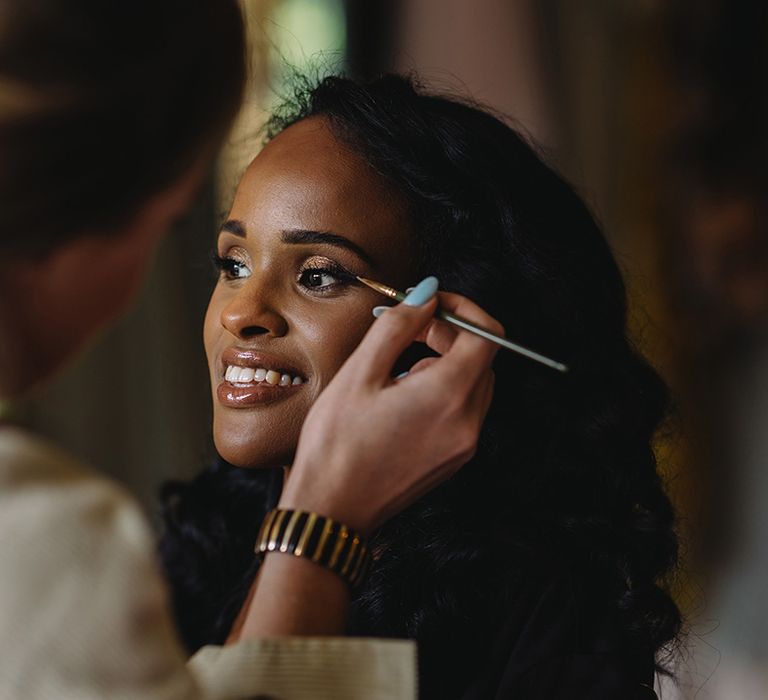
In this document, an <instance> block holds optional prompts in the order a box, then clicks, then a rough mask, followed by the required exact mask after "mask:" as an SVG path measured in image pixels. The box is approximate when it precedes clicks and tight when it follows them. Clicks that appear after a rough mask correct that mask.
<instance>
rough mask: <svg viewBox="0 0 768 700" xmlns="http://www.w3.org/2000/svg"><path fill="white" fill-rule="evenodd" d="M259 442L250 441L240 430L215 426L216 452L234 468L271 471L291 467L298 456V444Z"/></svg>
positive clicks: (214, 441)
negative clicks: (295, 456) (274, 468)
mask: <svg viewBox="0 0 768 700" xmlns="http://www.w3.org/2000/svg"><path fill="white" fill-rule="evenodd" d="M297 441H298V436H297V439H296V440H295V441H292V442H291V443H289V444H286V443H285V442H282V441H281V442H280V443H278V442H272V441H267V442H263V441H259V440H254V439H248V438H246V437H245V433H244V432H242V431H239V430H227V429H224V428H222V427H221V426H216V425H215V424H214V430H213V443H214V445H215V447H216V451H217V452H218V453H219V455H220V456H221V457H222V459H224V460H226V461H227V462H228V463H229V464H231V465H232V466H234V467H242V468H243V469H270V468H273V467H285V466H289V465H290V464H291V463H292V462H293V458H294V455H295V454H296V442H297Z"/></svg>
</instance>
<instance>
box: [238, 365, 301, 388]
mask: <svg viewBox="0 0 768 700" xmlns="http://www.w3.org/2000/svg"><path fill="white" fill-rule="evenodd" d="M224 381H225V382H227V383H229V384H231V385H232V386H235V387H253V386H258V385H261V384H267V385H269V386H274V387H287V386H299V385H300V384H303V383H304V382H305V381H306V380H305V379H304V377H302V376H300V375H298V374H294V375H291V374H288V373H287V372H282V371H280V370H275V369H267V368H266V367H241V366H238V365H227V366H226V370H225V372H224Z"/></svg>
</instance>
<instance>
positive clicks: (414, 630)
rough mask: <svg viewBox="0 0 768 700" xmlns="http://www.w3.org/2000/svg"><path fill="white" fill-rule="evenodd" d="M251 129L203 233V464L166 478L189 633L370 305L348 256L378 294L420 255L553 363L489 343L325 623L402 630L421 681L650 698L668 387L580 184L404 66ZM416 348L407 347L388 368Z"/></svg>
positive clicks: (660, 622)
mask: <svg viewBox="0 0 768 700" xmlns="http://www.w3.org/2000/svg"><path fill="white" fill-rule="evenodd" d="M268 135H269V141H268V144H267V145H266V147H265V149H264V150H263V151H262V152H261V153H260V154H259V155H258V156H257V157H256V158H255V160H254V161H253V163H252V164H251V165H250V167H249V168H248V171H247V172H246V174H245V176H244V178H243V180H242V182H241V184H240V186H239V188H238V192H237V194H236V196H235V200H234V204H233V207H232V211H231V213H230V215H229V219H228V221H227V222H226V223H225V224H224V227H223V230H222V232H221V234H220V236H219V240H218V251H217V256H216V261H217V264H218V266H219V269H220V271H221V274H220V278H219V281H218V283H217V286H216V289H215V291H214V293H213V297H212V300H211V305H210V308H209V312H208V315H207V318H206V328H205V338H206V350H207V353H208V357H209V362H210V365H211V379H212V383H213V387H214V440H215V443H216V447H217V451H218V453H219V455H220V456H221V460H220V461H218V462H217V463H216V464H215V465H214V466H212V467H211V468H209V469H207V470H206V471H204V472H203V473H202V474H201V475H199V476H198V477H197V478H196V479H195V480H193V481H192V482H190V483H186V484H182V483H172V484H169V485H167V486H166V487H165V490H164V502H165V511H166V525H167V530H166V533H165V535H164V537H163V540H162V543H161V553H162V556H163V560H164V563H165V567H166V569H167V573H168V575H169V577H170V579H171V581H172V585H173V595H174V600H175V609H176V614H177V619H178V622H179V625H180V627H181V630H182V633H183V637H184V639H185V641H186V644H187V646H188V648H189V649H190V650H195V649H197V648H199V647H200V646H201V645H204V644H206V643H212V642H222V641H224V640H226V639H227V638H229V639H236V638H237V637H238V635H239V633H240V628H241V620H240V619H239V618H238V611H239V610H240V609H241V607H242V606H243V604H244V602H245V600H246V598H247V596H248V592H249V589H250V588H251V586H252V583H253V581H254V578H255V576H256V574H257V572H258V569H259V563H260V562H259V560H258V558H255V557H254V555H253V542H254V540H255V538H256V536H257V531H258V528H259V524H260V523H259V521H260V517H258V516H259V514H261V517H262V518H263V516H264V514H265V513H266V512H267V511H268V510H269V509H270V508H272V507H273V506H274V505H275V503H276V502H277V499H278V497H279V495H280V493H281V490H282V486H283V479H284V474H290V472H289V470H287V469H285V470H283V469H280V468H279V467H285V466H286V465H290V464H291V461H292V458H293V453H294V451H295V448H296V442H297V437H298V434H299V430H300V428H301V425H302V421H303V418H304V416H305V415H306V413H307V411H308V409H309V406H310V405H311V404H312V402H313V401H314V399H315V398H316V397H317V395H318V394H319V392H320V391H321V390H322V389H323V387H324V386H325V385H326V384H327V382H328V381H329V380H330V378H331V377H332V376H333V374H334V373H335V371H336V370H337V369H338V367H339V366H340V365H341V363H342V362H343V361H344V359H345V358H346V356H347V355H349V353H350V352H351V351H352V349H353V348H354V347H355V345H356V344H357V342H358V341H359V339H360V337H361V336H362V334H363V333H364V332H365V330H366V328H367V326H368V325H369V324H370V322H371V316H370V309H371V306H373V305H374V304H377V303H380V302H379V301H378V300H377V297H376V295H375V293H374V292H372V291H371V290H369V289H367V288H365V287H363V286H361V285H359V284H358V283H356V282H355V281H354V280H353V279H352V278H351V277H350V276H349V274H348V273H350V272H351V273H353V274H355V275H362V276H365V277H370V278H373V279H378V280H381V281H383V282H385V283H388V284H391V285H392V286H394V287H398V288H404V287H406V286H408V285H409V284H412V282H411V280H416V279H419V278H420V277H423V276H424V275H427V274H430V275H435V276H436V277H437V278H438V279H439V280H440V284H441V288H442V289H445V290H447V291H449V292H455V293H459V294H462V295H465V296H466V297H469V298H470V299H472V300H473V301H474V302H476V303H477V304H479V305H480V306H481V307H483V308H484V309H485V310H486V311H487V312H488V313H489V314H490V315H491V316H493V317H495V318H496V319H498V320H499V321H500V322H501V323H502V325H503V326H504V327H505V329H506V334H507V335H508V337H510V338H512V339H514V340H516V341H519V342H520V343H522V344H524V345H527V346H530V347H532V348H535V349H536V350H538V351H540V352H542V353H545V354H548V355H550V356H552V357H556V358H558V359H560V360H563V361H564V362H566V364H568V365H569V367H570V371H569V372H568V373H567V374H560V373H557V372H554V371H552V370H551V369H549V368H547V367H543V366H541V365H537V364H534V363H532V362H530V361H529V360H527V359H525V358H522V357H520V356H518V355H514V354H512V353H507V352H503V351H502V352H501V353H499V354H498V355H497V356H496V359H495V363H494V370H495V374H496V382H495V389H494V398H493V402H492V405H491V408H490V411H489V413H488V416H487V418H486V420H485V423H484V426H483V429H482V432H481V437H480V441H479V443H478V447H477V451H476V453H475V455H474V457H473V458H472V459H471V461H470V462H469V463H468V464H467V466H465V467H464V468H463V469H462V470H461V471H460V472H458V473H457V474H456V475H455V476H454V477H452V478H451V479H450V480H449V481H447V482H446V483H444V484H443V485H442V486H440V487H438V488H437V489H436V490H435V491H433V492H431V493H430V494H428V495H427V496H425V497H424V498H422V499H421V500H419V501H418V502H416V503H415V504H414V505H412V506H410V507H409V508H408V509H406V510H405V511H404V512H402V513H400V514H399V515H397V516H395V517H394V518H392V519H391V520H389V521H388V522H386V523H385V524H383V525H382V526H381V527H380V528H379V529H377V530H376V531H374V532H371V533H369V534H370V539H371V545H372V549H373V551H374V563H373V566H372V568H371V571H370V575H369V576H368V578H367V580H366V581H365V582H364V583H363V585H362V586H361V587H360V588H359V589H358V590H357V591H356V593H355V595H354V596H353V601H352V610H351V614H350V617H349V621H348V631H349V632H351V633H352V634H359V635H368V636H389V637H408V638H413V639H415V640H417V642H418V645H419V664H420V687H421V695H422V696H423V697H427V698H506V697H513V698H571V699H572V698H645V697H653V690H652V688H653V682H654V670H655V669H658V668H661V663H662V659H661V657H660V652H662V651H663V650H664V649H665V648H666V647H667V646H668V644H669V643H670V642H672V641H673V640H674V639H675V637H676V635H677V633H678V631H679V627H680V622H681V620H680V614H679V612H678V609H677V607H676V605H675V603H674V602H673V601H672V599H671V597H670V596H669V594H668V593H667V592H666V591H665V589H664V587H663V585H662V584H661V583H660V582H661V581H663V579H664V577H665V576H667V575H668V574H670V572H671V571H672V569H673V567H674V566H675V563H676V557H677V541H676V536H675V533H674V530H673V520H674V518H673V511H672V508H671V506H670V503H669V501H668V500H667V497H666V496H665V494H664V491H663V488H662V484H661V481H660V479H659V476H658V474H657V470H656V460H655V457H654V452H653V449H652V439H653V436H654V433H655V431H656V429H657V427H658V426H659V424H660V422H661V420H662V419H663V417H664V414H665V408H666V404H667V394H666V390H665V386H664V384H663V382H662V381H661V380H660V378H659V377H658V375H657V374H656V372H655V371H654V370H653V369H652V368H651V367H650V366H649V365H648V364H647V363H646V361H645V360H643V359H642V357H640V355H639V354H638V353H637V351H636V350H635V349H634V348H633V346H632V344H631V343H630V341H629V340H628V338H627V328H626V322H627V302H626V293H625V288H624V284H623V282H622V278H621V275H620V273H619V270H618V269H617V266H616V263H615V262H614V259H613V257H612V255H611V252H610V250H609V247H608V245H607V243H606V241H605V239H604V238H603V235H602V234H601V232H600V230H599V228H598V226H597V225H596V223H595V221H594V219H593V217H592V216H591V215H590V213H589V211H588V210H587V208H586V206H585V205H584V203H583V202H582V201H581V200H580V199H579V197H578V196H577V195H576V194H575V193H574V191H573V190H572V188H571V187H570V186H569V185H568V184H566V182H564V180H563V179H562V178H561V177H560V176H558V175H557V174H556V173H555V172H554V171H553V170H552V169H551V168H549V167H548V166H547V165H545V164H544V163H543V162H542V160H541V159H540V158H539V157H538V156H537V155H536V153H535V152H534V150H533V149H532V148H531V146H530V145H529V144H528V143H526V141H525V140H524V139H523V138H522V137H521V136H520V135H519V134H518V133H516V132H515V131H514V130H512V129H511V128H509V127H508V126H506V125H505V124H504V123H502V122H501V121H500V120H499V119H497V118H495V117H494V116H492V115H491V114H489V113H488V112H486V111H483V110H481V109H478V108H476V107H474V106H470V105H468V104H465V103H462V102H460V101H456V100H454V99H447V98H445V97H438V96H432V95H429V94H424V93H422V92H420V91H419V90H417V89H416V88H415V87H414V85H413V84H412V82H411V81H409V80H408V79H406V78H403V77H398V76H388V77H384V78H382V79H379V80H376V81H374V82H372V83H370V84H358V83H355V82H352V81H349V80H346V79H342V78H327V79H325V80H324V81H322V82H321V83H320V84H319V85H317V86H315V87H313V88H307V89H302V90H299V91H298V92H297V99H296V100H293V101H291V102H289V103H287V104H286V105H284V106H283V107H282V108H281V109H279V110H278V112H277V113H276V114H275V116H274V117H273V119H272V120H271V122H270V124H269V127H268ZM382 311H383V309H382V310H380V311H376V314H380V313H381V312H382ZM440 328H441V327H440V326H438V327H437V328H436V330H434V331H433V332H436V333H440V332H446V331H445V328H443V329H442V330H440ZM233 348H239V349H241V350H242V349H243V348H245V349H247V350H248V351H250V352H253V353H255V354H256V357H257V359H258V362H257V364H258V363H259V362H260V363H261V365H264V366H259V367H255V366H245V367H241V366H239V364H238V359H237V353H236V352H234V351H233ZM429 355H430V352H429V351H428V350H426V346H425V345H422V344H421V343H415V344H414V345H412V346H411V347H410V348H409V350H408V351H407V352H406V353H405V354H404V355H403V356H402V357H401V360H400V362H399V366H398V367H396V371H395V372H394V373H393V375H394V374H399V373H400V372H402V371H404V370H408V369H409V368H413V369H412V372H411V375H410V376H407V375H406V376H404V377H399V376H398V377H397V378H396V381H403V382H407V381H413V380H415V379H416V378H417V377H415V376H414V375H415V374H416V373H417V372H418V371H419V369H420V367H423V366H424V364H425V363H428V362H429V360H428V359H425V358H428V357H429ZM245 364H246V365H247V363H245ZM251 365H253V363H251ZM414 365H415V367H414ZM276 369H277V370H278V371H277V372H275V370H276ZM243 372H244V373H243ZM270 372H271V375H270V376H267V375H268V374H270ZM265 384H276V385H277V388H275V387H266V388H260V387H264V385H265ZM281 388H283V389H285V392H284V394H282V395H279V391H280V389H281ZM400 447H401V446H399V445H397V444H393V445H392V450H393V451H395V450H398V449H400ZM330 468H332V465H329V469H330ZM360 499H361V502H362V501H364V499H365V494H364V493H361V494H360Z"/></svg>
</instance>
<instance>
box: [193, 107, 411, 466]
mask: <svg viewBox="0 0 768 700" xmlns="http://www.w3.org/2000/svg"><path fill="white" fill-rule="evenodd" d="M412 235H413V232H412V231H411V229H410V226H409V221H408V217H407V215H406V213H405V211H404V208H403V206H402V204H401V202H400V201H399V200H398V198H397V197H396V196H395V195H394V194H393V193H392V192H391V190H390V189H388V187H387V186H386V185H385V183H384V182H383V180H382V179H381V178H380V177H379V176H378V175H376V173H375V172H374V171H373V170H372V169H371V168H370V167H369V166H367V165H366V164H365V163H364V162H363V160H362V159H361V158H360V157H359V156H357V155H356V154H355V153H353V152H352V151H350V150H349V149H348V148H347V147H345V146H344V145H342V144H341V143H340V142H339V141H338V140H337V139H336V138H335V137H334V136H333V134H332V133H331V131H330V130H329V128H328V127H327V125H326V123H325V121H324V120H323V119H322V118H318V117H313V118H310V119H305V120H303V121H301V122H298V123H297V124H294V125H293V126H291V127H289V128H288V129H286V130H285V131H283V132H282V133H281V134H280V135H278V136H277V137H276V138H275V139H273V140H272V141H271V142H270V143H269V144H268V145H267V146H266V148H265V149H264V150H263V151H262V152H261V153H260V154H259V155H258V156H257V157H256V158H255V160H254V161H253V162H252V163H251V165H250V167H249V168H248V170H247V172H246V174H245V176H244V177H243V179H242V181H241V182H240V185H239V187H238V190H237V194H236V195H235V200H234V203H233V205H232V210H231V211H230V213H229V216H228V219H227V222H226V223H225V224H224V226H223V227H222V231H221V233H220V235H219V239H218V246H217V248H218V256H219V261H218V262H219V266H220V268H221V274H220V277H219V281H218V283H217V285H216V288H215V290H214V292H213V296H212V297H211V302H210V305H209V307H208V313H207V314H206V319H205V349H206V354H207V356H208V365H209V369H210V375H211V387H212V391H213V405H214V421H213V433H214V441H215V444H216V448H217V450H218V451H219V453H220V454H221V455H222V457H224V458H225V459H226V460H227V461H229V462H231V463H232V464H235V465H238V466H243V467H249V466H281V465H286V464H290V463H291V461H292V459H293V454H294V451H295V449H296V444H297V442H298V438H299V431H300V430H301V426H302V423H303V422H304V419H305V417H306V415H307V412H308V411H309V409H310V407H311V406H312V403H313V402H314V401H315V399H316V398H317V397H318V395H319V394H320V392H321V391H322V390H323V388H324V387H325V386H326V385H327V384H328V382H329V381H330V380H331V379H332V378H333V376H334V375H335V374H336V372H337V371H338V369H339V367H341V365H342V364H343V362H344V360H346V358H347V357H348V356H349V355H350V353H351V352H352V351H353V350H354V348H355V347H356V346H357V344H358V343H359V342H360V340H361V338H362V337H363V335H364V334H365V332H366V330H367V329H368V327H369V326H370V324H371V323H372V322H373V317H372V315H371V309H372V308H373V307H374V306H376V305H377V304H382V303H386V299H385V298H384V297H382V296H380V295H378V294H377V293H376V292H374V291H372V290H370V289H369V288H367V287H364V286H363V285H361V284H359V283H357V282H356V281H355V282H350V281H349V279H348V278H347V277H346V276H344V275H343V274H340V273H343V272H344V271H346V272H348V273H352V274H357V275H362V276H364V277H370V278H372V279H376V280H380V281H382V282H385V283H388V284H391V285H393V286H396V287H398V288H400V289H403V288H405V287H406V286H410V285H412V284H415V281H414V279H413V275H414V274H415V269H414V263H413V260H414V256H413V253H414V249H413V244H412V240H413V239H412Z"/></svg>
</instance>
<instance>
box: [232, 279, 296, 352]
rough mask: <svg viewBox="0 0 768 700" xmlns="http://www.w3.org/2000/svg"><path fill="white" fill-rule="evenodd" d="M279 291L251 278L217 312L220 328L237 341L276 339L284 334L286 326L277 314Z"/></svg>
mask: <svg viewBox="0 0 768 700" xmlns="http://www.w3.org/2000/svg"><path fill="white" fill-rule="evenodd" d="M278 302H279V290H277V289H276V288H275V286H274V285H270V283H269V281H268V280H263V281H261V282H260V281H259V280H258V279H256V278H255V276H254V277H253V278H251V279H249V280H248V282H247V283H245V284H243V285H242V287H240V288H239V289H238V290H237V292H236V293H235V295H234V296H233V297H232V298H231V299H230V300H229V303H227V304H226V305H225V306H224V308H223V309H222V311H221V324H222V325H223V326H224V328H226V329H227V330H228V331H229V332H230V333H231V334H232V335H234V336H236V337H237V338H240V339H241V340H248V339H249V338H253V337H254V336H259V335H272V336H275V337H280V336H283V335H285V334H286V333H287V332H288V322H287V321H286V319H285V317H284V316H283V315H282V313H280V311H279V304H278Z"/></svg>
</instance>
